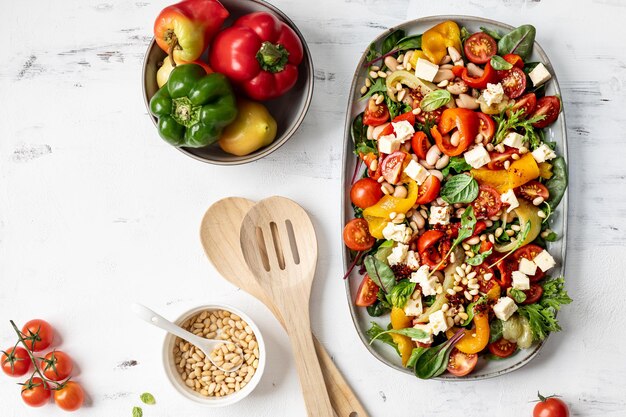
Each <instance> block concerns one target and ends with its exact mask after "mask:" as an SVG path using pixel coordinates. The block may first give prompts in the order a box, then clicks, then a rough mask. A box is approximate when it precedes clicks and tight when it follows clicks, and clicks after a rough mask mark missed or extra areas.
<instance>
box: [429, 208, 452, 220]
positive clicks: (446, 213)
mask: <svg viewBox="0 0 626 417" xmlns="http://www.w3.org/2000/svg"><path fill="white" fill-rule="evenodd" d="M451 212H452V207H450V206H444V207H439V206H430V215H429V216H428V224H448V223H450V213H451Z"/></svg>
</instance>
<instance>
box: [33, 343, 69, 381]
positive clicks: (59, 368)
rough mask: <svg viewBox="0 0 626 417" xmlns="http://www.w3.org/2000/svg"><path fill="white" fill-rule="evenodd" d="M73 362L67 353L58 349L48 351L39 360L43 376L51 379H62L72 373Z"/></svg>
mask: <svg viewBox="0 0 626 417" xmlns="http://www.w3.org/2000/svg"><path fill="white" fill-rule="evenodd" d="M72 369H74V364H73V362H72V359H71V358H70V357H69V355H68V354H67V353H65V352H61V351H60V350H55V351H52V352H50V353H48V354H47V355H46V356H45V357H44V358H43V360H42V361H41V370H42V371H43V376H45V377H46V378H48V379H50V380H52V381H63V380H65V379H66V378H67V377H69V376H70V375H71V374H72Z"/></svg>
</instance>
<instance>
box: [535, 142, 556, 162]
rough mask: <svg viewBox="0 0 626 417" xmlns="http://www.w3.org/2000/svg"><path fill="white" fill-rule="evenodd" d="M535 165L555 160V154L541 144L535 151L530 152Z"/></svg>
mask: <svg viewBox="0 0 626 417" xmlns="http://www.w3.org/2000/svg"><path fill="white" fill-rule="evenodd" d="M531 153H532V155H533V158H535V161H537V163H541V162H546V161H549V160H550V159H554V158H556V153H554V151H553V150H552V149H550V147H549V146H548V145H546V144H545V143H542V144H541V145H540V146H539V147H538V148H537V149H535V150H534V151H532V152H531Z"/></svg>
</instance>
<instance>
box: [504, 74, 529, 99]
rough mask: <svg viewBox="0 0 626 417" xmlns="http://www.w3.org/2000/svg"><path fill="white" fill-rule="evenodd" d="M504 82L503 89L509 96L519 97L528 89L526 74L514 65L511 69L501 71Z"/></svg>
mask: <svg viewBox="0 0 626 417" xmlns="http://www.w3.org/2000/svg"><path fill="white" fill-rule="evenodd" d="M500 73H501V78H500V83H502V89H503V90H504V94H506V95H507V97H509V98H517V97H519V96H521V95H522V94H523V93H524V90H526V74H525V73H524V71H522V70H521V69H519V68H517V67H513V68H511V69H510V70H506V71H500Z"/></svg>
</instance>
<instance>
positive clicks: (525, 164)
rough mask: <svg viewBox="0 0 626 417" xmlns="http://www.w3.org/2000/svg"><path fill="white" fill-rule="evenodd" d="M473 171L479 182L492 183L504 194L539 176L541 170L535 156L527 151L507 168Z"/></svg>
mask: <svg viewBox="0 0 626 417" xmlns="http://www.w3.org/2000/svg"><path fill="white" fill-rule="evenodd" d="M471 173H472V176H473V177H474V178H475V179H476V180H477V181H478V182H479V183H481V184H485V185H490V186H492V187H493V188H495V189H496V190H498V192H499V193H500V194H503V193H506V192H507V191H509V190H510V189H512V188H517V187H519V186H520V185H524V184H526V183H527V182H528V181H530V180H534V179H535V178H537V177H539V174H540V171H539V166H538V165H537V162H535V158H533V156H532V155H531V154H530V153H527V154H526V155H524V156H522V157H521V158H520V159H518V160H517V161H513V163H512V164H511V166H510V167H509V169H507V170H503V169H500V170H491V169H487V168H480V169H472V171H471Z"/></svg>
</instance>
